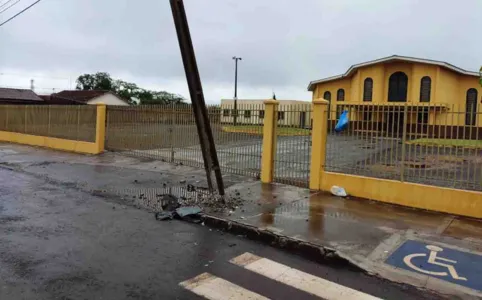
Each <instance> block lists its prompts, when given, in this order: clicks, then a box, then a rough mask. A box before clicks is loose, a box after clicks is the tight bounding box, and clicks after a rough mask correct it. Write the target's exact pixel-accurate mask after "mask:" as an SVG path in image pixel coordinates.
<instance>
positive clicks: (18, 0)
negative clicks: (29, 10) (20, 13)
mask: <svg viewBox="0 0 482 300" xmlns="http://www.w3.org/2000/svg"><path fill="white" fill-rule="evenodd" d="M19 2H20V0H17V2H14V3H13V4H12V5H10V6H8V7H7V8H5V9H4V10H2V11H0V14H1V13H3V12H4V11H7V10H8V9H9V8H11V7H13V6H15V4H18V3H19ZM0 8H1V7H0Z"/></svg>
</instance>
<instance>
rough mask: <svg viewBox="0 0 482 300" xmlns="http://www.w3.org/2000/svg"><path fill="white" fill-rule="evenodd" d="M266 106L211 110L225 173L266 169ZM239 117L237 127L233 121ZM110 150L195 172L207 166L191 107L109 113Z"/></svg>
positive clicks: (137, 108) (134, 108)
mask: <svg viewBox="0 0 482 300" xmlns="http://www.w3.org/2000/svg"><path fill="white" fill-rule="evenodd" d="M263 113H264V110H263V109H262V106H261V105H247V106H246V105H245V106H240V107H238V110H237V114H236V112H235V110H234V107H233V106H223V107H219V106H210V107H208V114H209V118H210V122H211V128H212V131H213V137H214V140H215V143H216V149H217V154H218V159H219V162H220V165H221V167H222V169H223V170H225V171H228V172H231V173H236V174H241V175H249V176H259V173H260V168H261V148H262V143H261V141H262V128H263V126H262V124H263V117H264V115H263ZM234 114H236V115H237V124H236V125H234V124H233V121H232V119H233V116H234ZM106 130H107V131H106V136H107V139H106V148H107V149H109V150H113V151H123V152H125V153H128V154H130V155H134V156H138V157H145V158H153V159H161V160H165V161H169V162H176V163H182V164H186V165H191V166H195V167H202V166H203V165H204V163H203V159H202V153H201V149H200V144H199V137H198V132H197V127H196V123H195V119H194V116H193V113H192V108H191V106H189V105H155V106H131V107H117V106H109V107H108V108H107V129H106Z"/></svg>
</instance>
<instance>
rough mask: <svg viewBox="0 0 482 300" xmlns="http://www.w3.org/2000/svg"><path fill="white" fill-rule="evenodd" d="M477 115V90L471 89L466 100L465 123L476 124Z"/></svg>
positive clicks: (468, 124)
mask: <svg viewBox="0 0 482 300" xmlns="http://www.w3.org/2000/svg"><path fill="white" fill-rule="evenodd" d="M476 115H477V90H476V89H469V90H468V91H467V98H466V100H465V125H467V126H475V117H476Z"/></svg>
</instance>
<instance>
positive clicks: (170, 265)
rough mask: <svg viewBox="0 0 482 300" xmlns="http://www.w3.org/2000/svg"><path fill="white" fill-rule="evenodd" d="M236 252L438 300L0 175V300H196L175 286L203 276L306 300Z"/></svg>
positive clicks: (393, 295) (387, 295) (373, 288)
mask: <svg viewBox="0 0 482 300" xmlns="http://www.w3.org/2000/svg"><path fill="white" fill-rule="evenodd" d="M245 252H250V253H254V254H256V255H258V256H261V257H267V258H269V259H271V260H274V261H277V262H280V263H282V264H285V265H288V266H290V267H294V268H296V269H299V270H302V271H305V272H307V273H310V274H313V275H316V276H319V277H323V278H325V279H328V280H330V281H333V282H336V283H339V284H342V285H344V286H348V287H351V288H354V289H357V290H360V291H363V292H365V293H369V294H372V295H374V296H377V297H380V298H384V299H438V297H436V296H434V295H432V294H429V293H427V292H423V291H419V290H416V289H415V288H413V287H410V286H404V285H396V284H392V283H388V282H386V281H384V280H382V279H378V278H374V277H369V276H366V275H364V274H361V273H358V272H355V271H351V270H350V269H348V268H343V267H341V266H325V265H318V264H314V263H312V262H310V261H307V260H304V259H302V258H300V257H297V256H292V255H290V254H288V253H285V252H283V251H280V250H276V249H274V248H271V247H269V246H265V245H261V244H258V243H255V242H252V241H249V240H246V239H244V238H242V237H237V236H233V235H230V234H225V233H223V232H218V231H216V230H214V229H212V230H210V229H209V228H207V227H203V226H201V225H195V224H189V223H185V222H180V221H170V222H159V221H156V220H155V219H154V217H153V215H152V214H151V213H148V212H147V211H144V210H141V209H137V208H134V207H128V206H123V205H119V204H118V203H116V202H110V201H109V199H106V198H98V197H95V196H92V195H91V194H90V193H87V192H84V191H80V190H78V189H72V188H70V187H66V186H62V185H54V184H52V183H48V182H46V181H44V180H42V179H40V178H35V177H32V176H31V175H28V174H25V173H21V172H16V171H12V170H8V169H5V168H3V167H2V168H0V299H1V300H10V299H12V300H17V299H26V300H30V299H32V300H33V299H35V300H42V299H64V300H77V299H201V298H199V297H198V296H196V295H194V294H192V293H191V292H189V291H187V290H184V289H183V288H181V287H180V286H179V285H178V284H179V283H180V282H182V281H185V280H187V279H190V278H193V277H195V276H197V275H199V274H201V273H204V272H210V273H211V274H213V275H216V276H218V277H221V278H224V279H225V280H228V281H231V282H233V283H236V284H237V285H240V286H243V287H244V288H246V289H249V290H251V291H254V292H256V293H259V294H262V295H264V296H266V297H269V298H271V299H315V298H314V297H313V296H310V295H309V294H306V293H304V292H301V291H299V290H296V289H295V288H293V287H290V286H287V285H283V284H280V283H277V282H275V281H273V280H270V279H268V278H265V277H263V276H260V275H256V274H254V273H252V272H249V271H247V270H244V269H242V268H239V267H236V266H234V265H232V264H230V263H229V260H230V259H232V258H234V257H236V256H238V255H240V254H243V253H245Z"/></svg>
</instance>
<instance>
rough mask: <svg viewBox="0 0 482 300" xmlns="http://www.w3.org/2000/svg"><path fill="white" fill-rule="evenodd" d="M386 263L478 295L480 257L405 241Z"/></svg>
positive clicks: (481, 289) (481, 268)
mask: <svg viewBox="0 0 482 300" xmlns="http://www.w3.org/2000/svg"><path fill="white" fill-rule="evenodd" d="M386 263H387V264H389V265H392V266H394V267H398V268H402V269H405V270H408V271H412V272H417V273H421V274H424V275H427V276H431V277H435V278H439V279H442V280H445V281H449V282H453V283H456V284H459V285H463V286H466V287H468V288H472V289H476V290H479V291H482V281H481V280H480V274H482V256H481V255H477V254H473V253H469V252H464V251H458V250H454V249H451V248H447V247H440V246H436V245H432V244H425V243H422V242H418V241H412V240H409V241H406V242H405V243H403V244H402V245H401V246H400V247H399V248H398V249H397V250H396V251H395V252H393V254H392V255H390V257H388V259H387V260H386Z"/></svg>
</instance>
